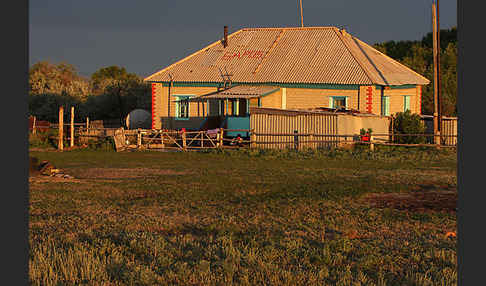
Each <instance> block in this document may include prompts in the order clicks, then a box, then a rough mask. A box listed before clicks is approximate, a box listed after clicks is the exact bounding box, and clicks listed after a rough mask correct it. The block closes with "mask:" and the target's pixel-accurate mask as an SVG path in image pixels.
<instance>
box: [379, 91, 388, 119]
mask: <svg viewBox="0 0 486 286" xmlns="http://www.w3.org/2000/svg"><path fill="white" fill-rule="evenodd" d="M385 99H386V100H385ZM381 115H384V116H390V96H387V95H383V96H382V97H381Z"/></svg>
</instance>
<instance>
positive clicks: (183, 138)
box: [182, 129, 187, 151]
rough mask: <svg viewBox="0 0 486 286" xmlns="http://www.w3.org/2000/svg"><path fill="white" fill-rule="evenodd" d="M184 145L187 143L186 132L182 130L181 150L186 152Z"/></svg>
mask: <svg viewBox="0 0 486 286" xmlns="http://www.w3.org/2000/svg"><path fill="white" fill-rule="evenodd" d="M186 143H187V142H186V130H185V129H183V130H182V149H183V150H184V151H186V149H187V145H186Z"/></svg>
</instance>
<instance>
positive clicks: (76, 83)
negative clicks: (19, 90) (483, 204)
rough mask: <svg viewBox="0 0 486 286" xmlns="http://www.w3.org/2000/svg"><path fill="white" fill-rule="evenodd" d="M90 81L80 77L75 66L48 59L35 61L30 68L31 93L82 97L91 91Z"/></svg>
mask: <svg viewBox="0 0 486 286" xmlns="http://www.w3.org/2000/svg"><path fill="white" fill-rule="evenodd" d="M89 89H90V88H89V82H88V81H87V80H86V79H84V78H82V77H80V76H79V75H78V74H77V72H76V69H75V68H74V66H72V65H70V64H66V63H60V64H58V65H55V64H51V63H49V62H47V61H42V62H38V63H35V64H34V65H32V67H31V68H30V69H29V94H30V95H38V94H57V95H64V96H66V95H70V96H75V97H77V98H80V99H84V98H86V96H88V93H89V91H90V90H89Z"/></svg>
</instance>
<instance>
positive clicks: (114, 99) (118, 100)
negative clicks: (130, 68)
mask: <svg viewBox="0 0 486 286" xmlns="http://www.w3.org/2000/svg"><path fill="white" fill-rule="evenodd" d="M91 85H92V87H93V96H92V97H91V98H90V99H89V102H88V104H87V107H88V109H89V110H90V112H89V113H90V114H92V115H90V117H91V116H93V118H97V117H98V118H99V119H108V118H111V119H114V118H119V119H120V122H121V123H122V124H124V123H125V120H124V118H125V117H126V115H127V114H128V112H130V111H131V110H133V109H135V108H142V109H147V110H149V109H150V105H151V99H150V86H149V85H148V84H147V83H144V82H143V80H142V78H140V77H138V76H137V75H136V74H133V73H128V72H127V71H126V69H125V68H124V67H118V66H110V67H106V68H101V69H99V70H98V71H96V72H95V73H93V74H92V75H91ZM94 97H96V98H94Z"/></svg>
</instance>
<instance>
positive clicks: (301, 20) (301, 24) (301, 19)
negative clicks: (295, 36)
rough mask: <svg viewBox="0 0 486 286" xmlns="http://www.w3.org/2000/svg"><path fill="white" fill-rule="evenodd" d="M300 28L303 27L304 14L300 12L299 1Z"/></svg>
mask: <svg viewBox="0 0 486 286" xmlns="http://www.w3.org/2000/svg"><path fill="white" fill-rule="evenodd" d="M300 26H301V27H304V14H303V12H302V0H300Z"/></svg>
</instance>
